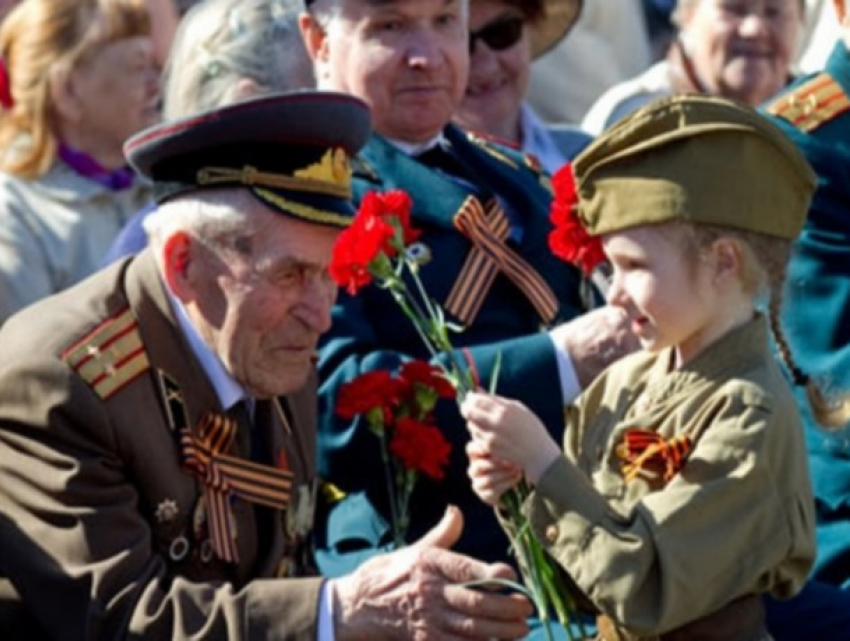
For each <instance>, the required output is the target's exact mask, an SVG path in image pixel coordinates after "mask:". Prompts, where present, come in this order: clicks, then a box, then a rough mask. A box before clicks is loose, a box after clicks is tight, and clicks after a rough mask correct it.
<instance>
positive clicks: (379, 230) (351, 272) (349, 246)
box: [328, 214, 395, 296]
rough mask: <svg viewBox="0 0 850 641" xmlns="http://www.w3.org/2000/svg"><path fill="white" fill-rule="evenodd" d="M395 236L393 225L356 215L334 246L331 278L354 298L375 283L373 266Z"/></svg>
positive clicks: (381, 220)
mask: <svg viewBox="0 0 850 641" xmlns="http://www.w3.org/2000/svg"><path fill="white" fill-rule="evenodd" d="M394 235H395V229H394V228H393V226H392V225H391V224H389V223H388V222H386V221H384V220H383V219H381V218H379V217H376V216H360V215H359V214H358V216H356V217H355V218H354V222H353V223H352V224H351V227H349V228H348V229H346V230H345V231H343V232H342V233H341V234H340V235H339V238H337V240H336V243H334V247H333V256H332V257H331V264H330V266H329V267H328V271H329V272H330V275H331V278H333V279H334V281H335V282H336V283H337V284H338V285H339V286H340V287H345V289H346V291H348V293H349V294H351V295H352V296H353V295H354V294H356V293H357V290H359V289H360V288H361V287H363V286H364V285H368V284H369V283H370V282H372V273H371V271H370V269H369V268H370V265H371V264H372V262H373V261H374V260H375V259H376V258H378V257H379V255H380V254H381V252H382V251H383V250H384V249H385V247H387V246H389V241H390V239H392V237H393V236H394Z"/></svg>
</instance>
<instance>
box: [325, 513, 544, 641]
mask: <svg viewBox="0 0 850 641" xmlns="http://www.w3.org/2000/svg"><path fill="white" fill-rule="evenodd" d="M462 530H463V517H462V515H461V513H460V511H459V510H458V509H457V508H456V507H453V506H450V507H449V508H448V510H446V514H445V515H444V516H443V519H442V520H441V521H440V523H438V524H437V525H436V526H435V527H434V528H432V529H431V530H430V531H429V532H428V533H427V534H425V536H423V537H422V538H421V539H420V540H419V541H417V542H416V543H414V544H413V545H410V546H409V547H406V548H402V549H400V550H396V551H394V552H390V553H388V554H382V555H380V556H377V557H374V558H372V559H370V560H369V561H367V562H365V563H364V564H363V565H361V566H360V567H359V568H357V570H355V571H354V572H353V573H352V574H350V575H348V576H345V577H342V578H340V579H334V580H331V581H329V582H328V588H329V589H330V590H331V594H332V597H333V603H334V624H335V629H336V638H337V639H339V640H340V641H345V640H346V639H369V638H373V639H377V638H380V639H414V640H417V641H426V640H429V639H445V640H447V641H451V640H453V639H493V638H498V639H516V638H521V637H523V636H525V635H526V634H527V633H528V628H527V625H526V623H525V619H526V617H528V616H529V615H530V614H531V611H532V608H531V604H530V603H529V602H528V601H527V600H526V599H525V598H524V597H522V596H520V595H510V596H506V595H502V594H495V593H488V592H483V591H479V590H475V589H472V588H469V587H465V586H464V585H463V584H465V583H468V582H470V581H486V580H489V579H509V580H515V579H516V577H515V574H514V572H513V570H512V569H511V568H510V567H509V566H507V565H505V564H502V563H495V564H488V563H483V562H481V561H477V560H475V559H472V558H470V557H467V556H463V555H461V554H457V553H455V552H452V551H450V550H449V549H448V548H449V547H450V546H452V545H454V543H455V542H456V541H457V539H458V538H459V537H460V533H461V531H462Z"/></svg>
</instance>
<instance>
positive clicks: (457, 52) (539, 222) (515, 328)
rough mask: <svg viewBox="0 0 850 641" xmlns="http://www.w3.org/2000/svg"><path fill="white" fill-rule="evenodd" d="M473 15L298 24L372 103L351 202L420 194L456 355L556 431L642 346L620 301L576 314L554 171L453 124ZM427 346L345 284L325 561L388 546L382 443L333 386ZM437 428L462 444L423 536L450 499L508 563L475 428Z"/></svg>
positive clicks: (451, 0) (576, 289)
mask: <svg viewBox="0 0 850 641" xmlns="http://www.w3.org/2000/svg"><path fill="white" fill-rule="evenodd" d="M467 12H468V5H467V0H389V1H386V2H375V1H374V0H316V1H315V2H311V3H308V11H307V12H306V13H304V14H302V16H301V30H302V34H303V35H304V38H305V42H306V44H307V50H308V52H309V53H310V54H311V56H312V57H313V60H314V63H315V71H316V78H317V82H318V83H319V87H320V88H324V89H331V90H337V91H344V92H348V93H352V94H354V95H356V96H358V97H360V98H362V99H363V100H364V101H365V102H366V103H367V104H368V105H369V107H370V108H371V111H372V118H373V126H374V130H375V133H374V134H373V135H372V137H371V138H370V139H369V141H368V143H367V144H366V146H365V147H364V149H363V151H362V153H361V154H359V155H358V158H357V161H356V164H355V166H354V190H355V200H359V199H360V198H361V197H362V196H363V194H364V192H367V191H369V190H377V191H383V190H388V189H395V188H400V189H404V190H405V191H407V192H408V193H409V194H410V196H411V198H412V202H413V207H412V217H413V224H414V226H416V227H417V228H419V229H421V230H422V236H421V237H420V239H419V241H418V242H417V243H416V245H415V246H413V247H411V251H412V252H413V253H414V254H415V256H416V257H417V260H418V262H419V265H420V266H419V275H420V278H421V281H422V283H423V285H424V288H425V290H426V291H427V292H428V294H429V296H430V297H431V298H432V299H434V300H435V301H437V302H438V303H440V304H441V305H443V307H444V308H445V310H446V313H447V317H448V319H449V320H451V321H453V322H454V323H456V324H459V325H462V326H463V327H464V330H463V331H462V332H461V333H459V334H457V335H456V336H454V338H455V344H456V346H457V347H458V348H462V347H469V350H468V352H465V353H464V354H463V355H461V354H458V355H457V357H458V359H459V360H460V361H461V362H464V361H466V360H471V361H473V362H474V364H475V367H476V369H477V371H478V373H479V375H480V377H481V379H482V381H485V382H487V381H490V380H491V379H492V378H493V374H494V370H495V364H496V363H497V362H501V367H500V372H501V373H500V374H499V376H498V381H497V387H498V389H499V390H500V391H501V393H503V394H506V395H508V396H512V397H515V398H521V399H523V400H524V401H525V402H526V403H527V404H528V405H529V406H530V407H532V408H533V409H534V411H535V412H536V413H537V414H538V416H540V417H541V418H542V419H543V420H544V422H545V423H546V424H547V425H549V426H550V428H551V430H552V431H553V435H554V436H555V438H556V439H560V434H561V432H562V423H563V406H564V404H565V403H566V402H568V401H570V400H571V399H572V398H573V397H574V396H575V394H576V393H577V392H578V390H579V386H580V385H581V384H584V383H587V382H589V380H590V379H592V378H593V377H594V376H595V374H596V373H597V372H598V371H600V370H601V368H602V367H604V366H605V365H606V364H607V363H608V362H610V361H611V360H613V359H614V358H616V357H617V356H619V355H620V354H621V353H622V352H623V351H624V350H625V349H626V348H631V346H632V342H631V341H630V340H629V339H630V338H631V336H630V334H629V333H628V332H627V331H626V329H625V328H624V327H623V324H624V321H623V316H622V315H621V314H620V313H619V312H617V311H614V310H612V309H609V308H602V309H601V310H595V311H594V312H591V313H590V314H587V315H586V316H585V317H582V318H581V319H579V320H578V321H574V322H572V323H570V322H568V321H570V320H571V319H574V318H576V317H577V316H578V315H579V314H581V313H582V312H583V311H584V310H585V309H586V306H585V305H586V303H587V301H586V300H583V299H582V296H581V289H582V287H581V281H582V278H581V275H580V273H579V271H578V270H577V269H576V268H574V267H573V266H572V265H567V264H565V263H562V262H560V261H559V260H558V259H557V258H555V256H554V255H553V254H552V253H551V252H550V251H549V248H548V245H547V237H548V233H549V231H550V230H551V225H550V223H549V220H548V213H549V204H550V200H551V191H550V189H549V178H548V176H547V175H546V174H545V173H542V172H541V171H540V169H539V165H538V164H537V163H536V162H535V161H534V159H533V158H531V157H528V156H526V155H523V154H521V153H517V152H515V151H514V150H511V149H508V148H505V147H502V146H499V145H495V144H491V143H489V142H487V141H484V140H481V139H480V138H477V137H475V136H472V135H468V134H467V133H465V132H464V131H462V130H461V129H459V128H457V127H455V126H453V125H450V124H449V121H450V119H451V117H452V114H453V113H454V112H455V109H456V108H457V106H458V104H459V103H460V101H461V100H462V98H463V95H464V91H465V87H466V81H467V71H468V66H469V32H468V25H467ZM470 210H473V211H477V212H487V213H486V214H483V213H479V214H469V215H470V220H471V222H470V225H472V226H475V228H476V229H477V230H478V232H481V233H484V234H489V233H491V232H495V233H493V234H492V235H493V236H497V237H498V245H499V248H498V251H496V250H493V251H492V252H491V253H489V254H488V253H487V252H488V251H489V250H485V249H484V248H483V247H482V246H481V245H479V244H476V243H475V242H473V241H472V240H470V237H469V236H471V237H474V236H476V234H474V233H470V234H469V236H467V235H466V234H467V233H469V232H468V231H461V230H459V228H458V227H456V225H457V224H458V220H459V218H458V214H460V213H461V211H463V212H465V213H464V214H463V215H464V216H466V215H467V214H468V213H469V211H470ZM485 228H486V230H485ZM467 229H468V228H467ZM497 229H502V230H503V231H504V233H501V232H498V231H496V230H497ZM491 249H492V247H491ZM508 263H510V264H511V265H512V266H518V267H517V268H516V269H514V270H511V269H506V267H507V264H508ZM507 274H510V276H509V275H507ZM542 329H548V331H541V330H542ZM427 357H428V354H427V352H426V350H425V347H424V345H423V344H422V342H421V340H420V338H419V336H418V335H417V334H416V332H415V330H414V328H413V327H412V325H411V323H410V322H409V321H408V319H407V318H406V317H405V316H404V315H403V313H402V312H401V311H400V310H399V309H398V308H397V306H396V305H395V304H394V302H393V300H392V298H391V296H390V295H389V294H388V293H387V292H385V291H383V290H381V289H379V288H377V287H371V288H366V289H364V290H363V291H361V293H360V294H358V295H357V296H355V297H352V296H347V295H345V294H341V295H340V298H339V301H338V302H337V304H336V306H335V307H334V310H333V326H332V329H331V330H330V332H329V333H328V334H327V335H326V339H323V342H322V344H321V346H320V360H319V374H320V379H321V381H322V383H321V388H320V428H319V469H320V473H321V474H322V476H323V477H324V478H327V479H328V480H329V481H330V482H332V483H333V484H334V485H335V486H336V487H337V488H339V489H340V490H341V491H342V492H343V493H345V494H346V496H345V498H344V499H343V500H342V501H341V502H339V503H338V504H337V505H336V506H334V508H333V510H332V512H331V514H330V517H329V520H328V527H327V528H326V531H327V536H328V540H327V542H326V550H325V551H324V553H323V554H322V556H321V567H322V569H323V571H328V572H331V573H336V572H343V571H347V570H348V569H350V567H351V565H352V564H355V563H357V562H359V561H360V560H362V558H363V557H365V556H368V555H369V554H371V553H373V552H374V551H375V550H376V549H379V548H380V547H381V546H385V545H387V544H388V543H389V541H390V535H389V528H388V525H387V521H388V515H389V508H388V507H387V488H386V486H385V483H384V479H383V476H382V474H381V472H380V470H381V466H382V463H381V460H380V457H379V448H378V446H377V443H376V442H375V437H374V436H373V435H372V434H371V433H370V432H369V430H368V429H367V428H366V426H365V424H361V423H357V422H355V423H350V422H348V421H343V420H341V419H339V418H338V417H336V416H335V414H334V403H335V399H336V397H337V392H338V390H339V389H340V386H341V385H342V384H344V383H345V382H346V381H348V380H350V379H351V378H352V377H353V376H356V375H357V374H358V373H360V372H363V371H369V370H377V369H390V370H393V369H395V368H397V367H398V366H399V365H400V364H401V363H402V362H404V361H406V360H408V359H410V358H427ZM437 424H438V425H439V427H440V428H441V430H443V432H444V433H445V435H446V437H447V438H448V439H449V441H450V442H451V444H452V452H451V461H450V464H449V469H448V471H447V472H446V475H445V478H444V479H443V480H442V481H439V482H432V481H431V480H430V479H427V480H421V481H420V483H419V485H418V487H417V488H416V490H415V491H414V493H413V498H412V499H411V509H410V511H411V526H410V532H411V536H413V537H416V536H418V535H420V534H421V533H422V532H424V531H426V530H427V528H428V527H430V526H431V525H432V524H433V523H435V522H436V521H437V520H438V519H439V516H440V515H441V514H442V513H443V511H444V510H445V507H446V505H447V503H453V504H457V505H458V506H459V507H460V508H461V509H462V510H463V512H464V515H465V517H466V520H467V523H469V524H471V527H468V528H467V529H466V531H465V533H464V536H463V537H462V538H461V540H460V542H459V547H458V550H460V551H464V552H466V553H470V554H474V555H475V556H479V557H481V558H484V559H487V560H495V559H507V558H508V554H509V550H508V547H509V544H508V541H507V539H506V538H505V536H504V534H503V533H502V531H501V529H500V528H499V527H498V524H497V522H496V518H495V516H494V514H493V512H492V510H490V508H488V507H487V506H485V505H484V504H483V503H481V502H480V501H479V500H478V499H477V498H476V497H475V495H474V494H473V493H472V491H471V489H470V485H469V480H468V478H467V477H466V466H467V459H466V455H465V452H464V447H465V445H466V443H467V442H468V435H467V432H466V429H465V427H464V423H463V421H462V419H461V418H460V415H459V413H458V410H457V407H456V406H455V405H454V403H453V402H450V401H444V402H443V403H442V404H441V406H440V407H438V411H437ZM337 495H339V493H338V494H337ZM372 506H375V508H376V509H377V511H378V513H376V512H375V510H374V509H373V507H372ZM318 527H319V526H318V525H317V529H318Z"/></svg>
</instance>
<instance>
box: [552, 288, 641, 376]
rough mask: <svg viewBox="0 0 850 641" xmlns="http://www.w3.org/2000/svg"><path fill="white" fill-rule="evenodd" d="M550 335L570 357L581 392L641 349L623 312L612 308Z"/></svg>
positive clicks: (601, 310) (560, 326)
mask: <svg viewBox="0 0 850 641" xmlns="http://www.w3.org/2000/svg"><path fill="white" fill-rule="evenodd" d="M549 333H550V335H551V336H552V338H553V339H554V341H555V342H556V343H557V344H558V345H560V346H561V347H562V348H563V349H565V350H566V351H567V353H569V355H570V359H571V360H572V363H573V367H574V368H575V372H576V376H578V382H579V384H580V385H581V388H582V389H584V388H585V387H587V386H588V385H589V384H590V382H591V381H592V380H593V379H594V378H596V377H597V376H598V375H599V374H600V373H602V370H603V369H605V368H606V367H608V365H610V364H611V363H613V362H614V361H616V360H617V359H618V358H620V357H622V356H625V355H626V354H629V353H631V352H633V351H635V350H636V349H637V348H638V347H639V346H640V343H639V342H638V339H637V337H636V336H635V335H634V334H633V333H632V331H631V329H630V327H629V318H628V315H627V314H626V312H625V311H624V310H622V309H621V308H619V307H614V306H612V305H606V306H605V307H600V308H598V309H594V310H591V311H589V312H587V313H586V314H582V315H581V316H579V317H578V318H575V319H573V320H571V321H570V322H568V323H564V324H563V325H559V326H558V327H556V328H555V329H553V330H551V331H550V332H549Z"/></svg>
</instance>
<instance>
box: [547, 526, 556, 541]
mask: <svg viewBox="0 0 850 641" xmlns="http://www.w3.org/2000/svg"><path fill="white" fill-rule="evenodd" d="M546 540H547V541H549V543H554V542H555V541H557V540H558V526H557V525H550V526H548V527H547V528H546Z"/></svg>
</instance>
